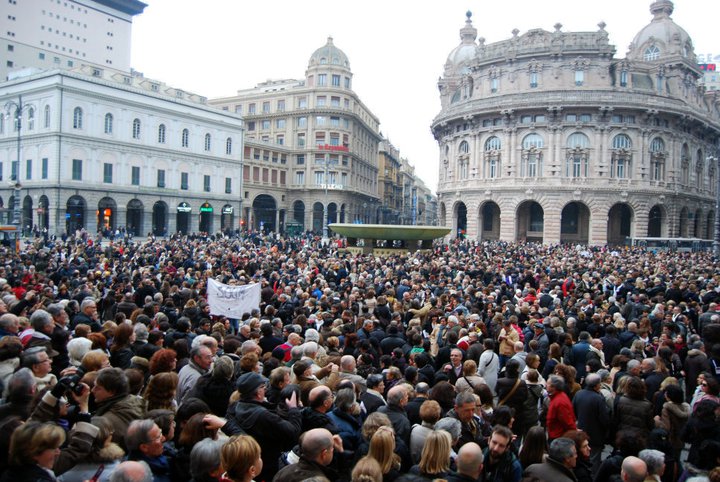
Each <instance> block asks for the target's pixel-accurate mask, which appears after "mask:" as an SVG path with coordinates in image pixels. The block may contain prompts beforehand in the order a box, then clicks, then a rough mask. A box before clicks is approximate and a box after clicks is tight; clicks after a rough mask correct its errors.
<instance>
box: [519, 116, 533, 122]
mask: <svg viewBox="0 0 720 482" xmlns="http://www.w3.org/2000/svg"><path fill="white" fill-rule="evenodd" d="M531 122H532V116H531V115H524V116H521V117H520V123H521V124H530V123H531Z"/></svg>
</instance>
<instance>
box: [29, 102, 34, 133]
mask: <svg viewBox="0 0 720 482" xmlns="http://www.w3.org/2000/svg"><path fill="white" fill-rule="evenodd" d="M33 129H35V109H33V108H32V107H30V108H29V109H28V130H33Z"/></svg>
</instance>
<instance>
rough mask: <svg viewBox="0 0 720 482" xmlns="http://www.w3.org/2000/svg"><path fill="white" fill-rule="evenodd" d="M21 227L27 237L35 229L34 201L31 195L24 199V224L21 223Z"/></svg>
mask: <svg viewBox="0 0 720 482" xmlns="http://www.w3.org/2000/svg"><path fill="white" fill-rule="evenodd" d="M20 227H21V229H22V230H23V232H24V233H26V235H27V234H28V233H30V232H31V231H32V229H33V200H32V196H30V195H27V196H25V197H24V198H23V206H22V222H21V223H20Z"/></svg>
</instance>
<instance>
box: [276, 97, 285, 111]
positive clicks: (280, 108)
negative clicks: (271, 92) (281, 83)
mask: <svg viewBox="0 0 720 482" xmlns="http://www.w3.org/2000/svg"><path fill="white" fill-rule="evenodd" d="M277 111H278V112H285V99H280V100H278V101H277Z"/></svg>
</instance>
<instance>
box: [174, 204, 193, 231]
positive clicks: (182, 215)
mask: <svg viewBox="0 0 720 482" xmlns="http://www.w3.org/2000/svg"><path fill="white" fill-rule="evenodd" d="M176 211H177V214H176V215H175V226H176V229H177V232H178V233H182V234H187V233H189V232H190V213H192V206H190V204H188V203H186V202H185V201H183V202H181V203H180V204H178V206H177V208H176Z"/></svg>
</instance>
